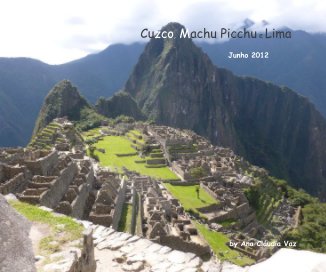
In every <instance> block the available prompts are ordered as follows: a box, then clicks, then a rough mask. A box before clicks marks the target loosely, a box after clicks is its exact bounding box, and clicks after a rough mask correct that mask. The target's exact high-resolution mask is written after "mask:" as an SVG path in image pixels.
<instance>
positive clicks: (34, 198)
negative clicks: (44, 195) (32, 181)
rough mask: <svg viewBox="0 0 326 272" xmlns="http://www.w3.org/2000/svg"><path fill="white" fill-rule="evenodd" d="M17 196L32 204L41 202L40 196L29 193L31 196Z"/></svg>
mask: <svg viewBox="0 0 326 272" xmlns="http://www.w3.org/2000/svg"><path fill="white" fill-rule="evenodd" d="M17 196H18V199H19V200H20V201H23V202H27V203H30V204H39V203H40V197H39V196H33V195H29V196H24V195H17Z"/></svg>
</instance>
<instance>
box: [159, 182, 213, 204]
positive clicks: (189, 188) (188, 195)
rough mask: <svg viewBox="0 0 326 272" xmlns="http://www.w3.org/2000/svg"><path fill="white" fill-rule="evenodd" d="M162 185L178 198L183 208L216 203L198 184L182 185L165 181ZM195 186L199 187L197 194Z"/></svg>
mask: <svg viewBox="0 0 326 272" xmlns="http://www.w3.org/2000/svg"><path fill="white" fill-rule="evenodd" d="M164 186H165V187H166V189H167V190H168V191H169V192H170V193H171V194H172V195H173V197H175V198H177V199H179V201H180V202H181V204H182V206H183V207H184V208H185V210H188V209H198V208H203V207H206V206H209V205H211V204H215V203H218V201H217V200H216V199H214V198H213V197H212V196H210V195H209V194H208V193H207V192H206V191H205V190H204V189H202V188H200V187H199V185H186V186H184V185H172V184H170V183H165V184H164ZM196 188H199V194H198V196H197V191H196Z"/></svg>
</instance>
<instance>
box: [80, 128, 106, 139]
mask: <svg viewBox="0 0 326 272" xmlns="http://www.w3.org/2000/svg"><path fill="white" fill-rule="evenodd" d="M101 129H102V128H100V127H99V128H93V129H90V130H88V131H85V132H83V133H82V135H83V138H84V140H88V139H91V138H93V137H96V136H101V133H100V130H101Z"/></svg>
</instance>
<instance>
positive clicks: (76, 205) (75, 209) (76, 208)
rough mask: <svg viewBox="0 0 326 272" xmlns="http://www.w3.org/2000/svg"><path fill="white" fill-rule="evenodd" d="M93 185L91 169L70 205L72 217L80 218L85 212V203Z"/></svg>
mask: <svg viewBox="0 0 326 272" xmlns="http://www.w3.org/2000/svg"><path fill="white" fill-rule="evenodd" d="M93 183H94V170H93V168H92V167H91V168H90V171H89V173H88V174H87V175H86V182H85V183H84V184H82V185H80V186H79V188H78V190H79V194H78V196H77V197H76V199H75V200H74V201H73V202H72V203H71V207H72V214H71V215H72V216H73V217H76V218H82V217H83V214H84V210H85V205H86V201H87V198H88V195H89V193H90V192H91V191H92V188H93Z"/></svg>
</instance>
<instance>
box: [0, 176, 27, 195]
mask: <svg viewBox="0 0 326 272" xmlns="http://www.w3.org/2000/svg"><path fill="white" fill-rule="evenodd" d="M26 184H27V180H26V179H25V176H24V174H23V173H20V174H18V175H16V176H15V177H13V178H12V179H10V180H7V181H6V182H4V183H2V184H0V193H1V194H3V195H6V194H9V193H20V192H21V190H22V189H23V188H24V187H25V186H26Z"/></svg>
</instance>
